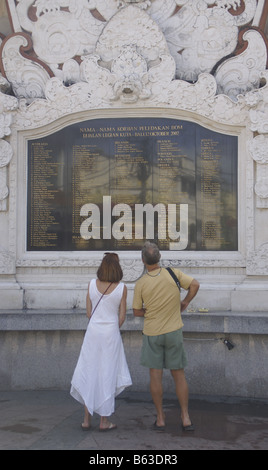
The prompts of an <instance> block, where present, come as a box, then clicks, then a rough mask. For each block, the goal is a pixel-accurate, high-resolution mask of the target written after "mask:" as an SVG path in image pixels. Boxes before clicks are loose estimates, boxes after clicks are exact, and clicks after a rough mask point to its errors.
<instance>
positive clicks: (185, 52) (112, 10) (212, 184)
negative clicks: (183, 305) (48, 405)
mask: <svg viewBox="0 0 268 470" xmlns="http://www.w3.org/2000/svg"><path fill="white" fill-rule="evenodd" d="M6 8H7V11H8V14H9V19H10V28H11V29H12V32H11V33H10V34H8V35H6V36H4V35H2V36H1V39H0V41H1V44H0V48H1V54H0V57H1V63H0V65H1V68H0V70H1V75H0V102H1V108H0V109H1V114H0V139H1V140H0V149H1V154H0V227H1V228H0V299H1V300H0V302H1V305H0V310H1V312H2V313H1V315H0V319H1V318H2V322H4V325H11V324H12V327H11V326H10V327H9V326H5V327H4V329H6V330H8V331H9V329H10V330H12V331H19V330H23V331H31V330H34V331H37V330H38V331H39V330H40V331H43V332H47V333H44V334H46V335H49V334H50V333H49V332H54V331H62V330H66V331H67V332H68V334H69V335H71V334H72V332H73V331H80V330H81V331H82V330H83V328H84V323H83V319H82V316H83V315H82V312H83V309H84V308H85V292H86V289H87V284H88V281H89V280H90V279H91V278H92V277H94V276H95V272H96V268H97V266H98V265H99V263H100V260H101V259H102V256H103V253H104V252H105V251H109V250H112V251H116V252H118V253H119V256H120V260H121V264H122V268H123V271H124V281H125V282H126V284H127V286H128V292H129V295H128V307H129V309H130V310H131V302H132V293H133V288H134V283H135V281H136V280H137V279H138V278H139V276H140V275H141V274H142V273H143V265H142V263H141V258H140V249H141V246H142V245H143V243H144V241H145V240H146V239H151V240H155V241H157V242H158V243H159V246H160V248H161V251H162V264H163V266H168V265H169V266H176V267H180V268H181V269H182V270H183V271H185V272H189V273H191V274H192V275H193V276H194V277H196V278H197V279H198V280H199V281H200V284H201V288H200V291H199V293H198V296H197V298H196V300H195V304H194V306H193V309H194V310H195V313H197V312H199V313H200V312H202V310H204V311H206V312H209V315H210V318H212V317H213V315H214V314H215V318H220V317H219V315H222V316H221V318H223V319H224V320H223V323H224V325H225V326H224V328H223V329H224V331H222V329H221V328H220V329H219V330H218V329H216V330H215V329H213V328H214V327H213V328H212V330H207V326H206V327H205V329H204V330H202V325H201V324H200V325H199V326H196V325H197V324H195V326H193V327H192V326H191V325H189V327H188V332H189V335H192V334H194V333H196V332H199V331H200V330H201V331H203V332H204V333H209V332H210V331H211V332H213V334H215V333H216V334H219V335H218V336H219V338H220V339H222V338H224V337H225V336H224V335H225V334H226V333H228V334H232V333H233V334H238V333H241V334H250V330H249V328H248V329H247V328H245V329H243V328H244V327H241V328H242V329H240V327H239V328H238V329H235V330H232V328H231V326H230V327H226V325H227V323H228V321H229V320H228V321H227V320H226V317H225V315H226V312H231V313H230V314H231V316H232V319H235V320H234V321H236V319H237V318H239V316H241V315H242V314H243V315H246V318H247V319H248V318H249V316H252V317H253V318H255V321H257V318H258V315H260V316H261V320H260V321H261V322H262V321H264V317H263V315H265V312H267V303H268V302H267V301H268V293H267V292H268V152H267V148H268V145H267V144H268V104H267V103H268V84H267V77H268V72H267V36H266V35H265V31H266V30H265V25H266V21H267V15H268V7H267V5H266V2H264V1H262V0H259V1H257V0H248V1H242V0H241V1H240V0H238V1H228V2H227V1H224V0H216V1H208V0H201V1H199V2H195V1H192V0H168V1H163V0H139V1H132V0H88V1H86V0H53V1H50V0H46V1H44V0H19V1H17V0H7V1H6ZM0 32H1V31H0ZM220 312H221V313H220ZM260 312H261V313H260ZM189 314H190V316H189V318H191V319H192V320H193V321H194V317H193V314H192V317H191V313H190V312H189ZM217 315H218V316H217ZM213 318H214V317H213ZM213 318H212V320H211V321H214V320H215V318H214V320H213ZM52 319H53V322H54V323H53V324H52V323H51V321H52ZM243 319H244V317H243ZM69 321H71V324H68V326H66V322H69ZM139 321H140V320H138V319H136V320H134V319H132V317H131V313H129V315H128V320H127V322H126V324H125V326H124V328H125V331H126V334H127V335H133V338H134V337H135V334H136V333H137V331H140V329H141V324H140V323H137V322H139ZM200 321H201V322H202V321H203V320H202V319H201V320H200ZM232 321H233V320H232ZM243 321H244V322H247V321H248V320H243ZM35 322H37V323H38V327H37V326H36V325H37V323H35ZM242 323H243V322H242ZM244 324H245V323H243V325H244ZM247 324H248V323H247ZM34 325H35V326H34ZM53 325H54V326H53ZM81 325H82V326H81ZM192 328H193V329H192ZM186 330H187V328H186ZM261 330H262V333H264V332H263V329H262V327H258V328H257V327H256V334H257V332H260V331H261ZM267 333H268V331H266V335H267ZM51 334H52V333H51ZM69 337H70V336H69ZM126 338H127V337H126ZM265 338H266V339H265V341H267V336H266V337H265ZM217 339H218V337H216V340H217ZM79 341H80V338H79V339H76V345H77V346H76V347H79V346H78V345H79ZM126 341H127V339H126ZM133 341H134V340H133ZM133 344H134V343H133ZM135 344H136V343H135ZM135 347H136V346H135ZM37 349H38V347H37ZM134 349H135V348H134ZM137 360H138V359H137ZM40 380H41V379H40ZM51 380H52V379H51ZM66 380H67V379H66V378H64V379H63V380H62V381H63V383H64V384H65V383H66ZM267 380H268V371H267V377H266V378H265V380H264V383H267ZM22 381H23V380H22ZM52 382H53V380H52ZM60 386H62V383H61V384H60ZM227 393H228V392H227ZM232 393H234V392H233V391H232ZM247 393H250V392H247ZM254 393H255V392H254ZM260 393H261V394H262V395H263V394H264V386H263V387H262V388H261V392H260Z"/></svg>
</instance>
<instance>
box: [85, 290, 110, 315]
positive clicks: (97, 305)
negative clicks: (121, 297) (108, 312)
mask: <svg viewBox="0 0 268 470" xmlns="http://www.w3.org/2000/svg"><path fill="white" fill-rule="evenodd" d="M111 285H112V282H111V283H110V284H109V286H108V287H107V289H106V290H105V291H104V292H103V294H102V296H101V298H100V299H99V300H98V302H97V304H96V305H95V307H94V309H93V311H92V312H91V315H90V318H92V315H93V313H94V312H95V310H96V308H97V306H98V305H99V303H100V301H101V299H102V297H103V296H104V295H105V294H106V292H107V290H108V289H109V287H111Z"/></svg>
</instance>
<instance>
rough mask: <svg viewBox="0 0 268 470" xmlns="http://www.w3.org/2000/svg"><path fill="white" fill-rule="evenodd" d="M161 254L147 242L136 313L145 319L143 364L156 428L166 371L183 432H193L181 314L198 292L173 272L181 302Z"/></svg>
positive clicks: (192, 283)
mask: <svg viewBox="0 0 268 470" xmlns="http://www.w3.org/2000/svg"><path fill="white" fill-rule="evenodd" d="M160 257H161V254H160V252H159V249H158V246H157V245H156V244H155V243H150V242H146V243H145V245H144V247H143V249H142V260H143V263H144V264H145V267H146V269H147V273H146V274H144V275H143V276H142V277H141V278H140V279H139V280H138V281H137V282H136V285H135V290H134V299H133V311H134V315H135V316H136V317H144V328H143V345H142V352H141V364H142V365H144V366H146V367H149V369H150V391H151V395H152V399H153V402H154V405H155V407H156V411H157V419H156V422H155V424H154V427H155V428H156V429H158V430H163V429H164V427H165V416H164V413H163V407H162V398H163V388H162V377H163V368H166V369H170V371H171V374H172V377H173V379H174V382H175V387H176V394H177V397H178V400H179V403H180V407H181V419H182V428H183V430H185V431H193V430H194V427H193V424H192V423H191V420H190V417H189V413H188V384H187V381H186V378H185V375H184V367H185V366H186V363H187V361H186V355H185V351H184V347H183V337H182V327H183V322H182V318H181V312H182V311H183V310H185V309H186V308H187V306H188V305H189V303H190V302H191V300H192V299H193V298H194V297H195V295H196V294H197V292H198V289H199V283H198V282H197V281H196V279H194V278H192V277H191V276H188V275H186V274H184V273H182V272H181V271H180V270H179V269H173V272H174V273H175V275H176V276H177V278H178V280H179V283H180V285H181V287H182V288H183V289H185V290H187V291H188V293H187V295H186V297H185V298H184V300H182V301H181V298H180V290H179V288H178V286H177V284H176V283H175V281H174V279H172V277H171V275H170V273H169V272H168V271H167V269H165V268H162V267H161V266H160V264H159V261H160Z"/></svg>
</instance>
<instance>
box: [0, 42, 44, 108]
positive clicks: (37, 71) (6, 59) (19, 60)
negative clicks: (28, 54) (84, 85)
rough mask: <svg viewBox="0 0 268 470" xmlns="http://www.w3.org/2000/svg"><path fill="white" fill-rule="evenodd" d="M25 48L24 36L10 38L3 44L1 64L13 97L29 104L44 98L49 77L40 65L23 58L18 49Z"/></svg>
mask: <svg viewBox="0 0 268 470" xmlns="http://www.w3.org/2000/svg"><path fill="white" fill-rule="evenodd" d="M27 46H29V43H28V39H27V38H26V37H25V36H22V35H19V34H18V35H16V36H12V37H11V38H10V39H9V40H8V41H6V42H5V44H4V47H3V50H2V63H3V66H4V69H5V74H6V77H7V79H8V81H9V82H10V83H11V84H12V89H13V92H14V94H15V96H16V97H17V98H26V99H27V102H28V103H30V102H31V101H33V100H35V99H36V98H44V97H45V95H44V88H45V84H46V82H47V81H48V79H49V78H50V75H49V73H48V72H47V71H46V70H45V68H44V67H43V66H42V65H41V64H39V63H38V62H34V61H33V60H29V59H27V58H25V57H23V55H22V54H21V52H20V48H21V47H24V48H26V47H27Z"/></svg>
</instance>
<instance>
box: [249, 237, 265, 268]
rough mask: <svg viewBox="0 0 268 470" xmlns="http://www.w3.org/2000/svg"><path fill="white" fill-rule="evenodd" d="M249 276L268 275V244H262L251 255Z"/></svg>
mask: <svg viewBox="0 0 268 470" xmlns="http://www.w3.org/2000/svg"><path fill="white" fill-rule="evenodd" d="M247 274H248V275H255V276H267V275H268V243H264V244H262V245H261V246H260V247H259V248H258V249H257V250H254V251H253V252H251V253H249V256H248V259H247Z"/></svg>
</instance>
